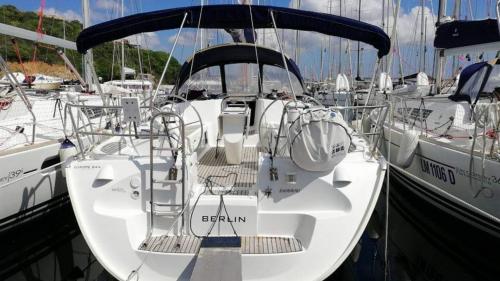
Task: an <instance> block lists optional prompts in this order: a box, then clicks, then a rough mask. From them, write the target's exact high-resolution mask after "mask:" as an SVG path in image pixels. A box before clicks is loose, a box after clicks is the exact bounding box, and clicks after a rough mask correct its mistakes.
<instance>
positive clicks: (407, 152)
mask: <svg viewBox="0 0 500 281" xmlns="http://www.w3.org/2000/svg"><path fill="white" fill-rule="evenodd" d="M419 136H420V132H418V131H416V130H407V131H405V132H404V134H403V135H402V136H401V142H400V146H399V152H398V156H397V158H396V164H397V165H398V166H400V167H402V168H408V167H410V165H411V162H412V161H413V157H414V156H415V152H416V150H417V146H418V139H419Z"/></svg>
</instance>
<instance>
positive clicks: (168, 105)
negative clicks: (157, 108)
mask: <svg viewBox="0 0 500 281" xmlns="http://www.w3.org/2000/svg"><path fill="white" fill-rule="evenodd" d="M171 97H172V99H169V100H166V101H165V104H164V105H163V106H162V107H161V110H169V111H170V112H176V113H177V114H178V115H179V116H180V117H181V118H182V120H183V121H184V122H185V121H186V120H185V119H184V113H185V112H186V110H187V108H192V109H193V111H194V113H195V114H196V117H197V119H198V120H195V121H192V122H189V123H184V127H186V126H187V125H193V124H198V123H199V124H200V135H199V138H198V140H197V142H196V143H195V145H193V144H191V149H192V150H191V151H197V150H198V149H199V148H200V145H201V140H202V139H203V133H204V132H203V121H202V119H201V115H200V113H199V112H198V110H197V109H196V108H195V107H194V106H193V105H192V104H191V103H190V102H189V101H188V100H187V99H185V98H183V97H180V96H171ZM177 100H181V101H182V102H177ZM181 104H186V105H187V106H186V107H185V108H184V109H181V110H178V111H176V109H177V108H176V105H181ZM165 126H166V128H167V129H172V130H174V129H177V128H178V127H179V125H177V126H176V127H169V126H168V125H167V124H165ZM184 129H185V128H184ZM184 137H186V136H184ZM193 147H194V149H193Z"/></svg>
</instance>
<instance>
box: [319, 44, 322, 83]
mask: <svg viewBox="0 0 500 281" xmlns="http://www.w3.org/2000/svg"><path fill="white" fill-rule="evenodd" d="M319 61H320V73H319V80H320V81H321V82H323V40H321V49H320V50H319Z"/></svg>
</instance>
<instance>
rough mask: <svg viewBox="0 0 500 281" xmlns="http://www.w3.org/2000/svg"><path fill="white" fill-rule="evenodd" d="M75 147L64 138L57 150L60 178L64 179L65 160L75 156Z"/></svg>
mask: <svg viewBox="0 0 500 281" xmlns="http://www.w3.org/2000/svg"><path fill="white" fill-rule="evenodd" d="M77 153H78V152H77V150H76V146H75V145H74V144H73V143H72V142H71V141H70V140H69V139H68V138H66V139H65V140H64V141H63V142H62V143H61V147H60V148H59V159H60V161H61V170H62V176H63V177H66V160H68V159H69V158H71V157H73V156H75V155H76V154H77Z"/></svg>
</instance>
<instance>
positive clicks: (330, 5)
mask: <svg viewBox="0 0 500 281" xmlns="http://www.w3.org/2000/svg"><path fill="white" fill-rule="evenodd" d="M328 5H329V8H328V13H329V14H330V15H331V14H332V5H333V4H332V0H329V1H328ZM331 59H332V39H331V36H328V60H327V61H328V78H330V77H331V75H332V70H331V69H332V65H333V61H332V60H331Z"/></svg>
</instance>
